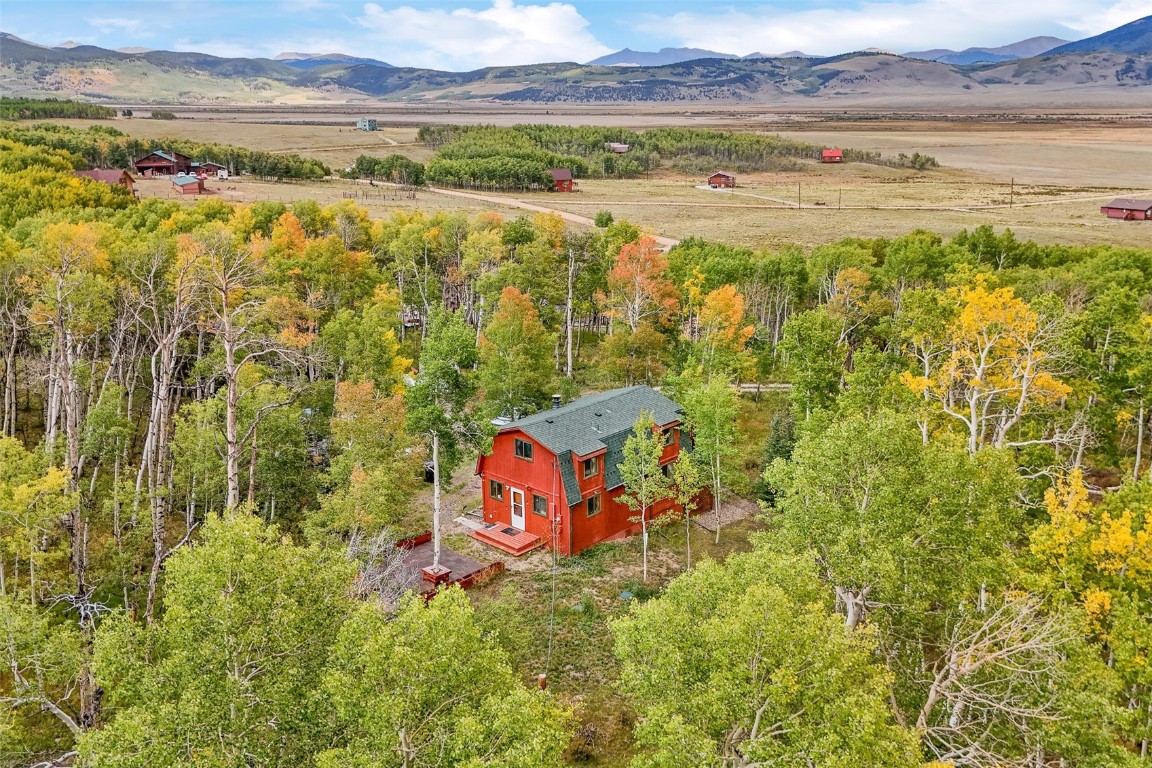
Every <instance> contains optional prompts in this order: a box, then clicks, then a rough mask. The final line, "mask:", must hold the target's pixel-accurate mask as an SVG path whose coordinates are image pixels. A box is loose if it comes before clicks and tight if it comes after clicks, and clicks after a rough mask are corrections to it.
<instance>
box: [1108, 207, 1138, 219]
mask: <svg viewBox="0 0 1152 768" xmlns="http://www.w3.org/2000/svg"><path fill="white" fill-rule="evenodd" d="M1100 212H1101V213H1103V214H1104V215H1106V216H1107V217H1108V218H1110V219H1125V220H1127V221H1146V220H1147V218H1148V215H1147V212H1146V211H1141V210H1139V209H1132V208H1109V207H1108V206H1104V207H1103V208H1101V209H1100Z"/></svg>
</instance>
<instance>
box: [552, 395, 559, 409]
mask: <svg viewBox="0 0 1152 768" xmlns="http://www.w3.org/2000/svg"><path fill="white" fill-rule="evenodd" d="M559 407H560V395H552V410H556V409H557V408H559Z"/></svg>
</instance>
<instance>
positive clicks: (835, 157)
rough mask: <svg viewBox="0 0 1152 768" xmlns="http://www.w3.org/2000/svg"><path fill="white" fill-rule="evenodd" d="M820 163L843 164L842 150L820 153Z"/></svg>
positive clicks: (828, 150)
mask: <svg viewBox="0 0 1152 768" xmlns="http://www.w3.org/2000/svg"><path fill="white" fill-rule="evenodd" d="M820 162H822V163H842V162H844V150H842V149H826V150H824V151H823V152H821V153H820Z"/></svg>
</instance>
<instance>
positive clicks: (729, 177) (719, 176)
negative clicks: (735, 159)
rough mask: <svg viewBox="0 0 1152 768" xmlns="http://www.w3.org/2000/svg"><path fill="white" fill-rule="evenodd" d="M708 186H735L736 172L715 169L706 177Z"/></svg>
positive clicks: (724, 187) (726, 187)
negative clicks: (714, 171)
mask: <svg viewBox="0 0 1152 768" xmlns="http://www.w3.org/2000/svg"><path fill="white" fill-rule="evenodd" d="M708 186H710V187H720V188H721V189H730V188H731V187H735V186H736V174H734V173H729V172H728V171H716V173H714V174H712V175H711V176H709V177H708Z"/></svg>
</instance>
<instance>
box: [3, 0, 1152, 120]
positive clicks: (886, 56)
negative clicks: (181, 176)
mask: <svg viewBox="0 0 1152 768" xmlns="http://www.w3.org/2000/svg"><path fill="white" fill-rule="evenodd" d="M1051 43H1056V44H1057V46H1056V47H1055V48H1052V49H1050V50H1049V48H1050V44H1051ZM1034 51H1041V52H1040V53H1039V55H1036V54H1035V53H1034ZM641 54H643V52H637V51H627V50H626V51H624V52H621V54H620V55H619V56H618V57H617V58H615V59H613V58H612V57H605V58H602V59H598V60H597V62H596V63H590V64H576V63H572V62H560V63H551V64H532V65H524V66H514V67H488V68H485V69H479V70H474V71H471V72H444V71H438V70H431V69H419V68H412V67H396V66H390V65H388V64H387V63H385V62H384V61H382V60H379V59H375V58H363V57H354V56H347V55H344V54H338V53H336V54H318V53H283V54H280V55H279V56H278V57H277V58H276V59H267V58H221V57H217V56H210V55H208V54H203V53H194V52H174V51H144V52H124V51H112V50H107V49H103V48H98V47H95V46H90V45H77V46H74V47H67V48H63V47H47V46H41V45H37V44H35V43H31V42H28V41H26V40H21V39H20V38H17V37H15V36H13V35H7V34H4V33H0V92H2V93H5V94H11V95H19V96H55V97H71V98H82V99H89V100H97V101H111V102H113V103H133V104H141V103H143V104H147V103H154V104H183V103H199V104H211V103H315V102H317V101H343V102H353V101H363V100H365V99H380V100H387V101H429V100H434V99H452V100H467V99H487V100H492V101H505V102H543V103H589V102H597V103H612V102H616V103H619V102H625V103H631V102H673V103H695V102H699V103H707V102H729V103H777V102H780V103H802V102H808V101H811V100H812V99H824V100H828V101H831V102H835V103H840V104H848V103H852V102H869V103H873V102H875V103H878V104H882V103H888V104H895V103H908V102H910V101H917V100H919V101H920V102H925V103H926V102H927V101H935V102H942V103H947V102H955V103H972V104H981V103H987V104H993V103H996V104H1004V105H1021V106H1023V105H1025V102H1027V101H1028V100H1030V99H1031V100H1032V101H1034V102H1035V103H1037V104H1039V103H1044V104H1053V105H1057V106H1059V105H1062V104H1065V103H1067V102H1068V99H1070V98H1072V97H1073V96H1074V95H1075V96H1076V98H1081V97H1083V96H1084V94H1089V93H1092V94H1096V95H1100V94H1104V98H1105V99H1129V100H1131V99H1137V100H1141V101H1146V100H1147V99H1148V98H1152V89H1147V90H1145V89H1146V88H1147V86H1149V85H1152V17H1148V18H1145V19H1141V20H1139V21H1136V22H1132V23H1131V24H1126V25H1124V26H1122V27H1119V28H1117V29H1115V30H1112V31H1110V32H1107V33H1105V34H1103V35H1097V36H1096V37H1093V38H1089V39H1087V40H1082V41H1079V42H1075V43H1069V44H1063V43H1062V41H1060V40H1056V39H1054V38H1033V39H1030V40H1025V41H1021V42H1020V43H1016V44H1013V45H1010V46H1001V47H1000V48H986V49H969V50H968V51H960V52H950V51H921V52H916V53H913V54H907V55H904V56H900V55H897V54H893V53H889V52H884V51H876V50H871V51H863V52H853V53H846V54H841V55H839V56H831V57H823V58H820V57H806V56H805V55H804V54H801V53H799V52H792V53H790V54H786V55H783V56H763V55H761V54H752V57H751V58H750V57H737V56H734V55H732V54H718V53H716V52H714V51H708V50H704V49H665V50H663V51H658V52H655V53H653V54H652V55H653V56H657V57H659V56H664V57H666V58H669V59H675V58H677V57H679V56H681V55H688V54H690V55H693V56H696V55H697V54H701V55H699V56H697V57H696V58H694V59H691V60H687V61H680V60H677V61H668V62H667V63H657V64H653V63H645V62H651V61H653V60H652V59H644V58H643V56H642V55H641ZM952 54H956V55H961V56H969V57H971V56H979V55H985V56H996V57H1008V56H1011V57H1023V58H1011V59H1007V60H999V61H990V62H985V63H972V62H969V61H959V62H957V61H949V60H948V58H949V57H950V56H951V55H952ZM605 59H608V60H607V61H606V60H605ZM623 64H633V65H634V66H622V65H623ZM1133 89H1139V94H1143V95H1139V94H1137V93H1136V92H1135V91H1133ZM1092 98H1097V96H1093V97H1091V98H1089V99H1088V100H1089V101H1091V100H1092Z"/></svg>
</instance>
